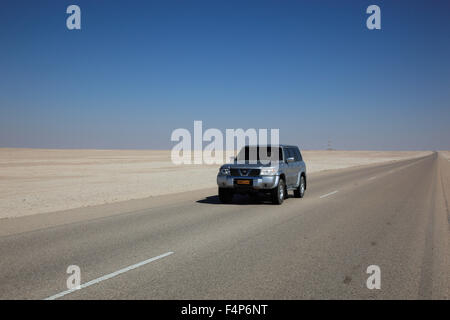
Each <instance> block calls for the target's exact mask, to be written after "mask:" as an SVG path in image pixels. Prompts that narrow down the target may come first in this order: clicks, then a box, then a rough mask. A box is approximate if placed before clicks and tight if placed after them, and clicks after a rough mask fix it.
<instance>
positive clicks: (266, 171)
mask: <svg viewBox="0 0 450 320" xmlns="http://www.w3.org/2000/svg"><path fill="white" fill-rule="evenodd" d="M277 172H278V170H277V168H262V169H261V173H260V174H261V175H262V176H274V175H276V174H277Z"/></svg>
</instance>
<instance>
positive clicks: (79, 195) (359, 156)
mask: <svg viewBox="0 0 450 320" xmlns="http://www.w3.org/2000/svg"><path fill="white" fill-rule="evenodd" d="M302 154H303V157H304V159H305V161H306V164H307V170H308V173H314V172H319V171H324V170H336V169H342V168H348V167H352V166H361V165H369V164H373V163H380V162H392V161H398V160H403V159H408V158H416V157H421V156H424V155H427V154H430V152H427V151H326V150H323V151H302ZM443 155H444V156H446V157H447V158H448V159H450V152H443ZM218 167H219V166H218V165H175V164H173V163H172V162H171V160H170V151H158V150H48V149H10V148H1V149H0V218H13V217H20V216H26V215H32V214H37V213H44V212H54V211H62V210H67V209H73V208H80V207H87V206H94V205H100V204H105V203H114V202H120V201H126V200H130V199H141V198H147V197H155V196H158V195H163V194H174V193H180V192H184V191H192V190H199V189H205V188H211V187H214V186H215V183H216V182H215V181H216V173H217V171H218Z"/></svg>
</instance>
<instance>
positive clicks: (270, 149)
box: [217, 145, 306, 204]
mask: <svg viewBox="0 0 450 320" xmlns="http://www.w3.org/2000/svg"><path fill="white" fill-rule="evenodd" d="M217 185H218V186H219V199H220V201H221V202H223V203H230V202H231V201H232V200H233V195H234V194H235V193H241V194H249V195H251V196H253V195H257V194H258V193H266V194H270V196H271V199H272V202H273V203H275V204H281V203H283V200H284V199H285V198H286V197H287V194H288V191H290V190H293V191H294V197H296V198H303V196H304V194H305V190H306V165H305V162H303V158H302V154H301V152H300V150H299V149H298V147H296V146H287V145H279V146H270V145H269V146H245V147H244V148H242V150H241V151H240V152H239V153H238V156H237V157H236V158H234V163H230V164H224V165H223V166H222V167H220V170H219V173H218V174H217Z"/></svg>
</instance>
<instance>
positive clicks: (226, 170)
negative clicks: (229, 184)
mask: <svg viewBox="0 0 450 320" xmlns="http://www.w3.org/2000/svg"><path fill="white" fill-rule="evenodd" d="M219 172H220V174H221V175H224V176H229V175H230V168H220V171H219Z"/></svg>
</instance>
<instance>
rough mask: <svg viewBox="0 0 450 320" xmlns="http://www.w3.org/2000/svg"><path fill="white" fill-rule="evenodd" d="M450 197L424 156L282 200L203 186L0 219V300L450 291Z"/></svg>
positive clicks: (410, 295) (443, 173)
mask: <svg viewBox="0 0 450 320" xmlns="http://www.w3.org/2000/svg"><path fill="white" fill-rule="evenodd" d="M449 191H450V162H449V161H448V160H446V159H444V158H443V157H441V155H439V154H438V153H433V154H432V155H430V156H427V157H423V158H418V159H412V160H406V161H398V162H393V163H386V164H378V165H371V166H365V167H359V168H350V169H344V170H336V171H330V172H322V173H319V174H315V175H311V176H310V177H309V181H308V189H307V192H306V195H305V198H303V199H296V198H293V197H291V198H289V199H287V200H286V201H285V202H284V203H283V205H281V206H276V205H272V204H269V203H268V202H267V203H266V202H264V199H261V201H260V202H252V201H251V200H249V199H247V198H246V197H240V198H239V199H237V201H236V202H235V203H234V204H229V205H223V204H220V203H219V202H218V199H217V197H216V190H215V189H211V190H201V191H197V192H187V193H184V194H180V195H175V196H165V197H160V198H158V199H147V200H142V201H139V200H136V201H134V202H133V201H131V202H127V203H124V204H116V205H109V206H108V205H107V206H100V207H96V208H85V209H78V210H74V211H72V212H71V213H70V214H68V213H64V214H44V215H38V216H34V217H26V218H21V219H19V220H14V221H9V220H4V221H0V257H1V258H0V299H46V298H51V299H449V298H450V285H449V284H450V278H449V276H450V246H449V239H450V237H449V234H450V227H449V221H450V218H449V217H450V215H449V208H448V206H449V204H448V202H449V201H450V192H449ZM69 265H77V266H79V267H80V270H81V283H82V284H83V285H82V288H81V289H79V290H76V291H68V289H67V286H66V280H67V278H68V276H69V275H68V274H67V273H66V270H67V267H68V266H69ZM370 265H377V266H379V267H380V270H381V289H379V290H377V289H374V290H369V289H368V288H367V287H366V280H367V278H368V277H369V276H370V275H369V274H367V273H366V271H367V267H368V266H370Z"/></svg>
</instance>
